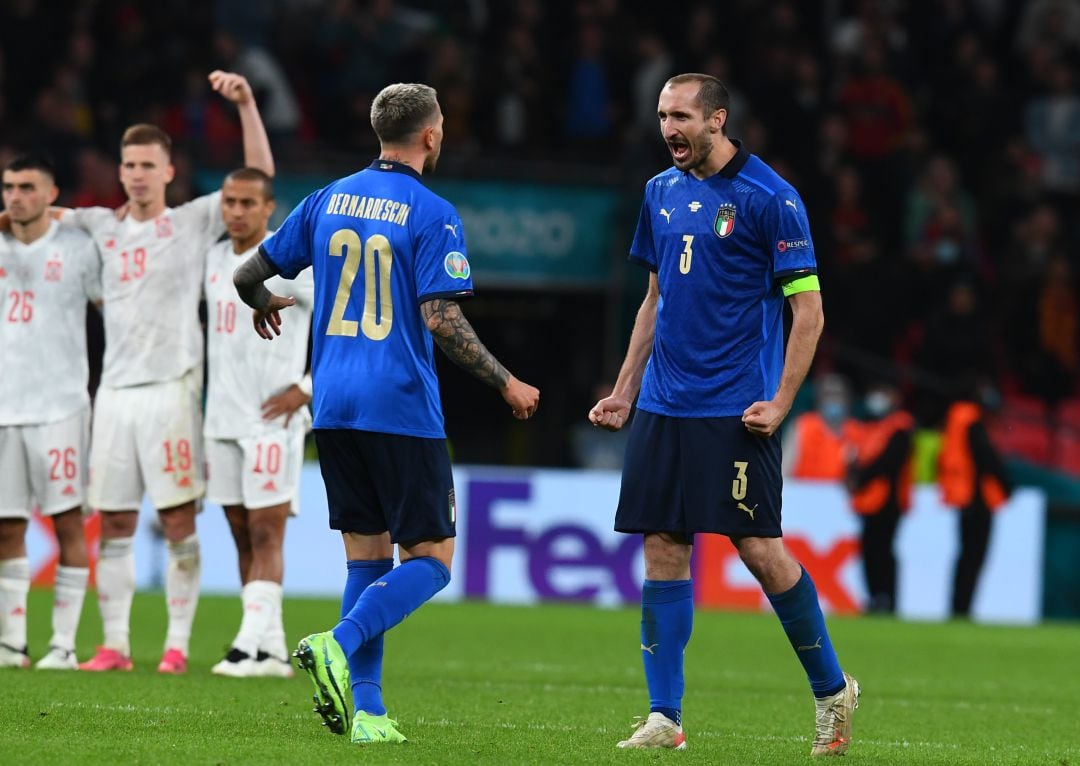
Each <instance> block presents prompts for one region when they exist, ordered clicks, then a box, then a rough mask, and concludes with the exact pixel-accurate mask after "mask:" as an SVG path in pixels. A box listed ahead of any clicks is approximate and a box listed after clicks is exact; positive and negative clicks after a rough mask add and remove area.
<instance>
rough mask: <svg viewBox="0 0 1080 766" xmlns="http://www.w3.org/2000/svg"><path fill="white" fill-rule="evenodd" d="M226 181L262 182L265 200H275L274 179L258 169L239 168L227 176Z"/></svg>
mask: <svg viewBox="0 0 1080 766" xmlns="http://www.w3.org/2000/svg"><path fill="white" fill-rule="evenodd" d="M225 180H226V181H260V182H262V190H263V199H264V200H267V201H269V200H272V199H273V198H274V179H272V178H271V177H270V176H269V175H267V174H266V173H265V172H263V171H262V170H259V169H258V168H237V169H236V170H234V171H233V172H231V173H229V175H227V176H225Z"/></svg>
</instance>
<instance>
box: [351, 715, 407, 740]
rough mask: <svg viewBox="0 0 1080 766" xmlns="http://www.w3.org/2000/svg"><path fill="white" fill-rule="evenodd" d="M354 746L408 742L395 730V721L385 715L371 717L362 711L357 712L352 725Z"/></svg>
mask: <svg viewBox="0 0 1080 766" xmlns="http://www.w3.org/2000/svg"><path fill="white" fill-rule="evenodd" d="M352 741H353V744H354V745H378V744H382V743H384V742H393V743H396V742H408V741H409V740H407V739H405V735H404V734H402V733H401V732H400V731H398V730H397V721H391V720H390V718H389V717H387V715H386V714H385V713H383V714H382V715H372V714H371V713H365V712H364V711H363V710H360V711H357V713H356V717H355V718H354V719H353V725H352Z"/></svg>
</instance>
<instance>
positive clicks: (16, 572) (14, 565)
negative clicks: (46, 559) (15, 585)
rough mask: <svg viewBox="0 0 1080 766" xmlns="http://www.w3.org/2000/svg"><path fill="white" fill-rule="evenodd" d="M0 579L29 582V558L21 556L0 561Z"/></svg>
mask: <svg viewBox="0 0 1080 766" xmlns="http://www.w3.org/2000/svg"><path fill="white" fill-rule="evenodd" d="M0 579H4V580H26V581H27V582H30V559H29V558H27V557H26V556H22V557H20V558H17V559H4V560H3V561H0Z"/></svg>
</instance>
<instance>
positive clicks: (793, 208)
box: [784, 199, 799, 213]
mask: <svg viewBox="0 0 1080 766" xmlns="http://www.w3.org/2000/svg"><path fill="white" fill-rule="evenodd" d="M784 204H785V205H791V209H792V210H794V211H795V212H796V213H797V212H799V208H798V207H796V206H795V201H794V200H790V199H786V200H784Z"/></svg>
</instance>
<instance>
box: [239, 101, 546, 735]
mask: <svg viewBox="0 0 1080 766" xmlns="http://www.w3.org/2000/svg"><path fill="white" fill-rule="evenodd" d="M371 124H372V127H373V128H374V129H375V133H376V135H377V136H378V138H379V144H380V147H381V152H380V155H379V158H378V159H376V160H375V161H374V162H372V163H371V165H370V166H368V167H367V168H365V169H364V170H361V171H360V172H358V173H355V174H353V175H351V176H347V177H345V178H342V179H340V180H338V181H335V182H334V183H332V184H330V185H329V186H327V187H325V188H323V189H320V190H319V191H316V192H314V193H312V194H311V195H309V196H308V197H307V198H306V199H305V200H304V201H303V202H301V203H300V205H299V206H297V208H296V209H295V210H293V212H292V213H291V214H290V215H289V217H288V219H287V220H286V221H285V222H284V224H282V226H281V228H280V229H279V230H278V231H277V233H276V234H275V235H274V236H273V237H271V238H270V239H268V240H267V241H265V242H264V243H263V244H262V246H261V247H260V249H259V252H258V253H256V254H254V255H253V256H252V257H251V258H250V259H249V260H248V261H246V262H245V263H244V264H242V265H241V266H240V268H239V269H237V272H236V275H235V278H234V281H235V283H236V286H237V289H238V291H239V293H240V296H241V297H242V298H243V299H244V301H245V302H246V303H248V305H250V306H252V307H253V308H254V309H255V312H254V317H253V318H254V323H255V329H256V331H257V332H258V333H259V334H260V335H261V336H262V337H264V338H267V339H268V340H270V339H273V337H274V335H275V334H280V332H281V322H282V318H281V314H280V312H281V311H282V310H283V309H285V308H287V307H288V306H290V305H292V303H293V300H292V298H286V297H282V296H278V295H273V294H272V293H270V292H269V291H268V290H267V289H266V287H265V285H263V280H265V279H267V278H268V277H270V276H272V275H274V274H281V275H282V276H284V277H286V278H292V277H295V276H296V274H297V273H299V272H300V271H301V270H302V269H304V268H307V267H308V266H311V267H312V268H313V270H314V276H315V308H314V316H313V329H312V334H313V336H314V341H313V347H312V363H311V367H312V370H311V371H312V378H313V396H314V398H313V403H314V429H315V439H316V443H317V445H318V448H319V462H320V465H321V469H322V474H323V479H324V481H325V483H326V494H327V500H328V503H329V508H330V527H331V528H332V529H337V530H340V531H341V533H342V537H343V538H344V541H345V554H346V557H347V559H348V575H347V579H346V582H345V592H344V595H343V597H342V605H341V622H339V623H338V624H337V626H336V627H334V629H333V630H330V631H326V632H323V633H315V634H313V635H310V636H308V637H307V638H305V639H303V640H301V642H300V646H299V648H298V649H297V651H296V653H295V656H296V657H297V658H298V660H299V663H300V667H301V668H302V669H304V670H305V671H307V673H308V674H309V675H310V676H311V678H312V681H313V683H314V684H315V689H316V695H315V702H316V711H317V712H319V713H320V715H322V717H323V719H324V721H325V723H326V724H327V725H328V726H329V727H330V729H331V731H333V732H335V733H337V734H343V733H345V731H347V730H349V729H350V726H351V733H352V741H353V742H357V743H377V742H403V741H405V737H404V736H402V735H401V733H400V732H399V731H398V729H397V725H396V723H395V722H394V721H392V720H390V719H389V718H388V717H387V715H386V707H385V706H384V704H383V699H382V686H381V678H382V654H383V634H384V633H385V632H386V631H387V630H389V629H390V628H392V627H393V626H394V625H396V624H398V623H399V622H401V621H402V620H404V619H405V617H407V616H408V615H409V614H410V613H412V612H413V611H415V610H416V609H417V608H418V607H420V606H421V605H422V604H423V603H424V602H426V601H427V600H428V599H430V598H431V597H432V596H434V595H435V594H436V593H438V592H439V591H440V590H441V589H442V588H444V587H445V586H446V584H447V583H448V582H449V581H450V562H451V558H452V556H453V552H454V529H455V522H456V510H455V504H454V486H453V477H452V476H451V473H450V458H449V454H448V452H447V448H446V434H445V431H444V428H443V416H442V406H441V403H440V399H439V385H438V379H437V377H436V374H435V360H434V354H433V345H432V339H434V342H435V343H437V344H438V345H439V347H440V348H441V349H442V350H443V352H444V353H445V354H446V355H447V356H449V357H450V358H451V359H452V360H453V361H454V362H456V363H457V364H458V365H460V366H461V367H463V368H465V369H466V370H468V371H469V372H471V373H472V374H473V375H475V376H476V377H477V378H479V379H480V380H482V381H484V382H485V383H487V384H488V385H490V386H492V387H493V388H495V389H496V390H498V391H499V393H500V394H501V395H502V397H503V399H504V400H505V401H506V403H507V404H508V405H510V409H511V411H512V413H513V415H514V417H516V418H518V419H521V420H525V419H527V418H529V417H531V416H532V415H533V413H535V412H536V408H537V405H538V404H539V400H540V392H539V391H538V390H537V389H535V388H533V387H532V386H530V385H528V384H527V383H523V382H522V381H520V380H518V379H517V378H515V377H514V376H513V375H511V374H510V373H509V372H508V371H507V370H506V368H505V367H503V365H502V364H500V363H499V361H498V360H497V359H496V358H495V357H494V356H493V355H492V354H491V352H490V351H488V350H487V349H486V348H485V347H484V344H483V343H481V342H480V339H479V338H478V337H477V336H476V333H475V331H474V330H473V328H472V327H471V326H470V324H469V322H468V320H466V319H465V316H464V315H463V314H462V312H461V308H460V307H459V305H458V301H459V299H460V298H464V297H467V296H470V295H472V280H471V278H470V269H469V260H468V256H467V254H466V249H465V238H464V230H463V227H462V225H461V219H460V218H459V217H458V214H457V212H456V211H455V210H454V207H453V206H452V205H451V204H450V203H449V202H447V201H446V200H444V199H442V198H441V197H439V196H437V195H436V194H434V193H433V192H431V191H430V190H428V189H427V188H426V187H425V186H424V184H423V183H422V182H421V174H422V173H425V172H430V171H432V170H434V169H435V164H436V162H437V160H438V158H439V150H440V148H441V146H442V137H443V127H442V125H443V116H442V111H441V109H440V108H439V103H438V101H437V99H436V94H435V91H434V89H432V88H430V87H428V86H427V85H420V84H400V83H399V84H396V85H390V86H388V87H386V88H384V89H383V90H382V91H381V92H380V93H379V94H378V96H376V98H375V100H374V101H373V102H372V106H371ZM394 544H397V546H398V556H399V559H400V561H401V564H400V566H398V567H396V568H395V567H394V566H393V553H394V547H393V546H394ZM350 685H351V687H352V696H353V702H354V706H353V707H354V709H355V715H353V713H352V711H350V706H349V704H348V702H347V701H346V699H345V695H346V694H347V691H348V689H349V687H350Z"/></svg>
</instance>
